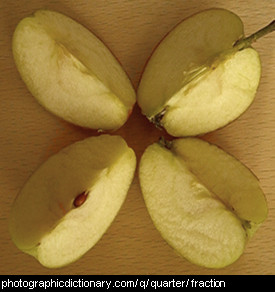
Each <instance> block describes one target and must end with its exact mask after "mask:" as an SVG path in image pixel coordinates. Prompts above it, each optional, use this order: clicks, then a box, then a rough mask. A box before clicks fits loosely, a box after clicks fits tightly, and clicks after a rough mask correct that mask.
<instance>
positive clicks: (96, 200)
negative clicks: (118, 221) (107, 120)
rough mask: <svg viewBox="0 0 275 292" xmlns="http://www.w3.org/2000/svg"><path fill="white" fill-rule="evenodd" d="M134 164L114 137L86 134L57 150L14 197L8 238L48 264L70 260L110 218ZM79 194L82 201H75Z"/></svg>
mask: <svg viewBox="0 0 275 292" xmlns="http://www.w3.org/2000/svg"><path fill="white" fill-rule="evenodd" d="M135 167H136V157H135V154H134V152H133V150H132V149H131V148H129V147H128V146H127V144H126V142H125V141H124V140H123V139H122V138H121V137H120V136H110V135H101V136H98V137H90V138H87V139H84V140H82V141H79V142H76V143H74V144H72V145H69V146H67V147H66V148H64V149H62V150H61V151H60V152H58V153H56V154H55V155H53V156H51V157H50V158H49V159H48V160H47V161H45V162H44V163H43V164H42V165H41V166H40V167H39V168H38V169H37V170H36V171H35V172H34V173H33V174H32V175H31V177H30V178H29V179H28V181H27V182H26V184H25V185H24V187H23V188H22V190H21V191H20V192H19V194H18V196H17V198H16V199H15V201H14V203H13V206H12V209H11V214H10V225H9V227H10V234H11V238H12V240H13V242H14V243H15V245H16V246H17V247H18V248H19V249H20V250H22V251H23V252H25V253H27V254H30V255H32V256H34V257H35V258H36V259H37V260H38V261H39V262H40V263H41V264H42V265H43V266H45V267H48V268H58V267H62V266H66V265H68V264H70V263H72V262H74V261H76V260H77V259H79V258H80V257H82V256H83V255H84V254H85V253H86V252H87V251H88V250H89V249H90V248H92V247H93V246H94V245H95V244H96V243H97V242H98V241H99V240H100V238H101V237H102V236H103V234H104V233H105V232H106V230H107V229H108V227H109V226H110V225H111V223H112V222H113V220H114V219H115V217H116V215H117V214H118V212H119V210H120V208H121V206H122V204H123V202H124V200H125V198H126V195H127V192H128V190H129V187H130V185H131V182H132V179H133V176H134V172H135ZM83 194H85V200H79V198H81V196H82V197H83ZM76 201H78V204H76ZM75 206H77V207H75Z"/></svg>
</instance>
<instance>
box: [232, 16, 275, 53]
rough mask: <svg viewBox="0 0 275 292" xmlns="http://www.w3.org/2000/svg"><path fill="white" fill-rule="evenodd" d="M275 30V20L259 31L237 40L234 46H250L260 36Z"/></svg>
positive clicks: (240, 47)
mask: <svg viewBox="0 0 275 292" xmlns="http://www.w3.org/2000/svg"><path fill="white" fill-rule="evenodd" d="M273 31H275V20H273V21H272V22H270V23H269V24H268V25H267V26H265V27H263V28H262V29H260V30H258V31H257V32H255V33H253V34H252V35H250V36H248V37H246V38H243V39H240V40H238V41H236V42H235V44H234V45H233V47H234V48H236V49H237V50H242V49H245V48H248V47H249V46H251V44H252V43H254V42H256V41H257V40H258V39H259V38H261V37H263V36H265V35H267V34H269V33H271V32H273Z"/></svg>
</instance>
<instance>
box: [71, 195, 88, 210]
mask: <svg viewBox="0 0 275 292" xmlns="http://www.w3.org/2000/svg"><path fill="white" fill-rule="evenodd" d="M87 196H88V193H86V192H85V191H84V192H82V193H81V194H79V195H78V196H77V197H76V198H75V199H74V206H75V207H76V208H77V207H80V206H81V205H82V204H83V203H84V202H85V201H86V199H87Z"/></svg>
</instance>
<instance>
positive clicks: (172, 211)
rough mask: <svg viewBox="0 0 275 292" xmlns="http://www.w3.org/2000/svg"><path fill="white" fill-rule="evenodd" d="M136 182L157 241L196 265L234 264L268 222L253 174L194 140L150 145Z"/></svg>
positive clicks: (231, 158) (215, 147)
mask: <svg viewBox="0 0 275 292" xmlns="http://www.w3.org/2000/svg"><path fill="white" fill-rule="evenodd" d="M162 141H164V140H162ZM139 178H140V184H141V190H142V193H143V196H144V200H145V203H146V206H147V208H148V211H149V213H150V216H151V218H152V221H153V223H154V224H155V226H156V228H157V229H158V230H159V232H160V233H161V235H162V237H163V238H164V239H165V240H166V241H167V242H168V243H169V244H170V245H171V246H172V247H173V248H174V249H175V250H176V251H177V252H178V253H179V254H180V255H182V256H183V257H185V258H186V259H188V260H189V261H190V262H192V263H195V264H197V265H200V266H205V267H208V268H221V267H225V266H227V265H230V264H231V263H233V262H234V261H236V260H237V259H238V258H239V257H240V255H241V254H242V253H243V252H244V249H245V246H246V243H247V241H248V240H249V238H251V237H252V236H253V234H254V233H255V231H256V230H257V228H259V226H260V225H261V224H262V223H263V222H264V220H265V219H266V217H267V212H268V210H267V203H266V199H265V195H264V193H263V191H262V190H261V187H260V185H259V181H258V179H257V178H256V177H255V175H254V174H253V173H252V172H251V171H250V170H249V169H248V168H247V167H246V166H244V165H243V164H242V163H241V162H240V161H238V160H237V159H236V158H234V157H233V156H231V155H230V154H228V153H226V152H224V151H223V150H222V149H220V148H219V147H217V146H215V145H213V144H209V143H208V142H206V141H203V140H201V139H199V138H181V139H175V140H173V141H169V142H167V141H164V142H162V143H154V144H152V145H150V146H149V147H148V148H147V149H146V150H145V152H144V154H143V155H142V158H141V162H140V166H139Z"/></svg>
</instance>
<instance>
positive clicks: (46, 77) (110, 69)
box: [12, 10, 136, 130]
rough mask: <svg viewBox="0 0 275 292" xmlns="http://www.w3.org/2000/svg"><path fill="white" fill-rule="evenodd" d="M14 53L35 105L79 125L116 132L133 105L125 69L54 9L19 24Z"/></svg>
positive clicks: (133, 99) (133, 101)
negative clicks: (35, 100) (35, 101)
mask: <svg viewBox="0 0 275 292" xmlns="http://www.w3.org/2000/svg"><path fill="white" fill-rule="evenodd" d="M12 48H13V55H14V60H15V64H16V66H17V68H18V71H19V73H20V75H21V77H22V79H23V81H24V82H25V83H26V85H27V87H28V89H29V90H30V92H31V93H32V94H33V96H34V97H35V98H36V99H37V100H38V102H39V103H40V104H41V105H43V106H44V107H45V108H46V109H47V110H49V111H50V112H52V113H53V114H55V115H57V116H59V117H60V118H63V119H64V120H66V121H68V122H71V123H73V124H76V125H78V126H82V127H86V128H92V129H100V130H115V129H117V128H119V127H121V126H122V125H123V124H124V123H125V122H126V121H127V118H128V117H129V114H130V113H131V110H132V107H133V105H134V103H135V101H136V95H135V91H134V89H133V87H132V84H131V82H130V80H129V78H128V76H127V75H126V73H125V71H124V70H123V68H122V67H121V65H120V64H119V62H118V61H117V59H116V58H115V57H114V56H113V54H112V53H111V52H110V50H109V49H108V48H107V47H106V46H105V45H104V43H103V42H102V41H101V40H99V39H98V38H97V37H96V36H95V35H94V34H93V33H92V32H90V31H89V30H87V29H86V28H85V27H83V26H82V25H81V24H79V23H77V22H76V21H74V20H72V19H71V18H69V17H67V16H65V15H63V14H61V13H58V12H54V11H49V10H38V11H36V12H35V13H34V14H33V15H32V16H30V17H26V18H24V19H22V20H21V21H20V23H19V24H18V25H17V27H16V30H15V32H14V35H13V44H12Z"/></svg>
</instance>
